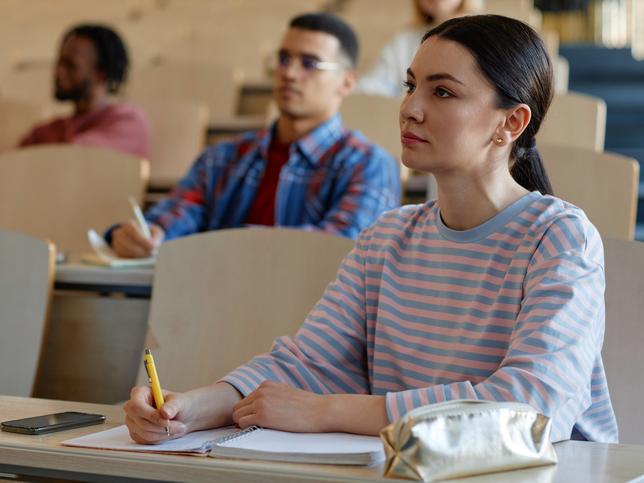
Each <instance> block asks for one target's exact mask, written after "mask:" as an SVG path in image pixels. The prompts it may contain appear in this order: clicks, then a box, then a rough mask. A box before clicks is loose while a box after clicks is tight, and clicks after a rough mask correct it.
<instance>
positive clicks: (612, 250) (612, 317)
mask: <svg viewBox="0 0 644 483" xmlns="http://www.w3.org/2000/svg"><path fill="white" fill-rule="evenodd" d="M604 251H605V267H606V334H605V337H604V347H603V349H602V357H603V361H604V365H605V368H606V377H607V379H608V387H609V390H610V397H611V401H612V403H613V409H614V410H615V414H616V416H617V423H618V425H619V442H620V443H630V444H644V413H643V412H642V400H643V399H644V371H642V368H644V351H642V341H643V340H644V320H643V319H642V314H643V313H644V297H642V294H644V277H643V276H642V274H643V273H644V243H642V242H635V241H623V240H613V239H607V238H605V239H604Z"/></svg>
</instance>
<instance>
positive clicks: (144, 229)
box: [129, 196, 152, 240]
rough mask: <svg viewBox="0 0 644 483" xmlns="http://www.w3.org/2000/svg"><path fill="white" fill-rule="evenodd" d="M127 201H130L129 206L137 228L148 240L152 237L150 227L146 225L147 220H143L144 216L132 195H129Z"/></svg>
mask: <svg viewBox="0 0 644 483" xmlns="http://www.w3.org/2000/svg"><path fill="white" fill-rule="evenodd" d="M129 201H130V206H131V207H132V212H133V213H134V219H135V220H136V224H137V225H139V228H140V229H141V233H143V236H144V237H145V238H147V239H148V240H150V239H152V233H150V227H149V226H148V224H147V222H146V221H145V218H144V217H143V212H142V211H141V207H140V206H139V204H138V203H137V202H136V199H134V197H133V196H130V198H129Z"/></svg>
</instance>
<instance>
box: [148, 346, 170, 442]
mask: <svg viewBox="0 0 644 483" xmlns="http://www.w3.org/2000/svg"><path fill="white" fill-rule="evenodd" d="M143 365H144V366H145V372H147V373H148V381H149V382H150V388H151V389H152V397H153V398H154V404H155V406H156V407H157V409H161V407H162V406H163V404H164V403H165V401H164V399H163V391H161V383H160V382H159V375H158V374H157V368H156V366H155V365H154V357H152V352H150V349H145V354H144V355H143ZM165 432H166V434H167V435H168V436H170V427H169V426H166V428H165Z"/></svg>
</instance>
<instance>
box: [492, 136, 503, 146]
mask: <svg viewBox="0 0 644 483" xmlns="http://www.w3.org/2000/svg"><path fill="white" fill-rule="evenodd" d="M494 142H496V144H498V145H499V146H500V145H501V144H503V138H502V137H498V138H496V139H495V140H494Z"/></svg>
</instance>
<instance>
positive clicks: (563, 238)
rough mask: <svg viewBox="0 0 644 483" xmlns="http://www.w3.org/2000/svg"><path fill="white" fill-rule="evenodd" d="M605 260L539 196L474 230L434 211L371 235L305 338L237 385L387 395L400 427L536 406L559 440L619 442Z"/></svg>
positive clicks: (403, 214)
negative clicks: (465, 411)
mask: <svg viewBox="0 0 644 483" xmlns="http://www.w3.org/2000/svg"><path fill="white" fill-rule="evenodd" d="M603 264H604V257H603V247H602V243H601V239H600V237H599V234H598V232H597V230H596V229H595V227H594V226H593V225H592V224H591V223H590V222H589V221H588V219H587V218H586V216H585V215H584V213H583V212H582V211H581V210H580V209H578V208H576V207H574V206H572V205H570V204H568V203H565V202H563V201H561V200H559V199H557V198H554V197H551V196H542V195H541V194H540V193H538V192H533V193H529V194H527V195H526V196H524V197H522V198H521V199H519V200H518V201H516V202H515V203H513V204H512V205H510V206H509V207H507V208H506V209H505V210H503V211H502V212H500V213H499V214H497V215H496V216H495V217H493V218H492V219H490V220H488V221H486V222H485V223H483V224H482V225H479V226H477V227H476V228H473V229H471V230H466V231H455V230H451V229H449V228H448V227H447V226H445V225H444V224H443V223H442V220H441V217H440V211H439V207H438V205H437V203H436V202H434V201H430V202H428V203H426V204H423V205H413V206H405V207H402V208H400V209H398V210H395V211H390V212H387V213H385V214H384V215H383V216H381V217H380V219H379V220H378V221H377V222H376V224H375V225H373V226H372V227H370V228H368V229H366V230H365V231H363V232H362V233H361V235H360V237H359V239H358V241H357V242H356V245H355V247H354V249H353V250H352V251H351V252H350V253H349V255H347V257H346V258H345V260H344V261H343V263H342V266H341V267H340V269H339V271H338V275H337V278H336V280H335V281H334V282H333V283H331V284H330V285H329V286H328V287H327V289H326V291H325V293H324V295H323V296H322V299H321V300H320V301H319V302H318V303H317V305H316V306H315V307H314V308H313V310H312V311H311V313H310V314H309V315H308V317H307V318H306V320H305V322H304V324H303V326H302V328H301V329H300V330H299V331H298V332H297V334H296V335H295V337H280V338H278V339H277V340H276V341H275V344H274V346H273V348H272V350H271V351H270V352H269V353H268V354H264V355H261V356H258V357H255V358H254V359H252V360H251V361H250V362H248V363H247V364H245V365H243V366H241V367H239V368H237V369H236V370H235V371H233V372H231V373H230V374H228V375H227V376H226V377H225V378H224V379H223V381H226V382H228V383H230V384H232V385H233V386H234V387H236V388H237V389H238V390H239V391H240V392H241V393H242V394H244V395H247V394H249V393H250V392H252V391H253V390H254V389H255V388H257V386H258V385H259V384H260V383H261V382H262V381H263V380H266V379H270V380H276V381H280V382H284V383H287V384H290V385H292V386H295V387H298V388H302V389H305V390H309V391H314V392H316V393H355V394H378V395H386V406H387V415H388V418H389V420H390V421H394V420H396V419H397V418H399V417H400V416H402V415H403V414H405V413H406V412H407V411H409V410H411V409H413V408H414V407H417V406H421V405H425V404H431V403H435V402H440V401H446V400H453V399H462V398H468V399H484V400H492V401H520V402H525V403H528V404H530V405H531V406H533V407H534V408H536V409H538V410H539V411H541V412H543V413H544V414H546V415H548V416H550V417H551V418H552V439H553V441H559V440H564V439H570V438H573V439H586V440H591V441H601V442H615V441H617V424H616V421H615V416H614V413H613V409H612V406H611V403H610V398H609V394H608V387H607V384H606V377H605V374H604V368H603V365H602V359H601V347H602V342H603V337H604V299H603V296H604V268H603Z"/></svg>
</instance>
